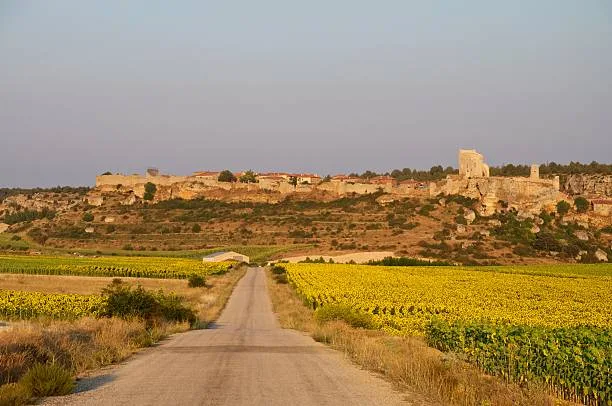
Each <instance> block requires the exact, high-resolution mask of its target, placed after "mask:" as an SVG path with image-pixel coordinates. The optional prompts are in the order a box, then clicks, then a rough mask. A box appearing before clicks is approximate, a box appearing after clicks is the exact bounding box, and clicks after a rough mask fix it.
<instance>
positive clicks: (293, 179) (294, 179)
mask: <svg viewBox="0 0 612 406" xmlns="http://www.w3.org/2000/svg"><path fill="white" fill-rule="evenodd" d="M297 183H298V179H297V176H290V177H289V184H290V185H293V186H297Z"/></svg>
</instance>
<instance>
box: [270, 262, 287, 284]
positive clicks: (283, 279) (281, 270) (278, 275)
mask: <svg viewBox="0 0 612 406" xmlns="http://www.w3.org/2000/svg"><path fill="white" fill-rule="evenodd" d="M270 271H271V272H272V277H273V278H274V280H275V281H276V283H283V284H284V283H289V280H288V279H287V269H286V268H285V267H283V266H280V265H274V266H273V267H272V268H271V269H270Z"/></svg>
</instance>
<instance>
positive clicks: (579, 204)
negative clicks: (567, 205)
mask: <svg viewBox="0 0 612 406" xmlns="http://www.w3.org/2000/svg"><path fill="white" fill-rule="evenodd" d="M574 206H576V211H578V213H586V212H587V210H589V201H588V200H587V199H585V198H584V197H582V196H579V197H577V198H576V199H574Z"/></svg>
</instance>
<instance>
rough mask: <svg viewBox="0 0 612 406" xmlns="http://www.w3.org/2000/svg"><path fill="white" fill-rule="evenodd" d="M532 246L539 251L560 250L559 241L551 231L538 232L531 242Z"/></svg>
mask: <svg viewBox="0 0 612 406" xmlns="http://www.w3.org/2000/svg"><path fill="white" fill-rule="evenodd" d="M531 245H532V247H533V248H535V249H536V250H540V251H561V249H562V248H563V247H562V245H561V243H560V242H559V241H558V240H557V238H555V236H554V235H553V234H551V233H547V232H544V231H542V232H539V233H538V234H536V238H535V240H534V241H533V243H532V244H531Z"/></svg>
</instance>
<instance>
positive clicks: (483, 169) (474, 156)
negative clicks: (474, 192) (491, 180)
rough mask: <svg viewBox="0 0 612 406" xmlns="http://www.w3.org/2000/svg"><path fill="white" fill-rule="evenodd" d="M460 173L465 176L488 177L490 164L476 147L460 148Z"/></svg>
mask: <svg viewBox="0 0 612 406" xmlns="http://www.w3.org/2000/svg"><path fill="white" fill-rule="evenodd" d="M459 175H460V176H462V177H465V178H488V177H489V165H487V164H485V163H484V157H483V156H482V154H479V153H478V152H476V150H474V149H460V150H459Z"/></svg>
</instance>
